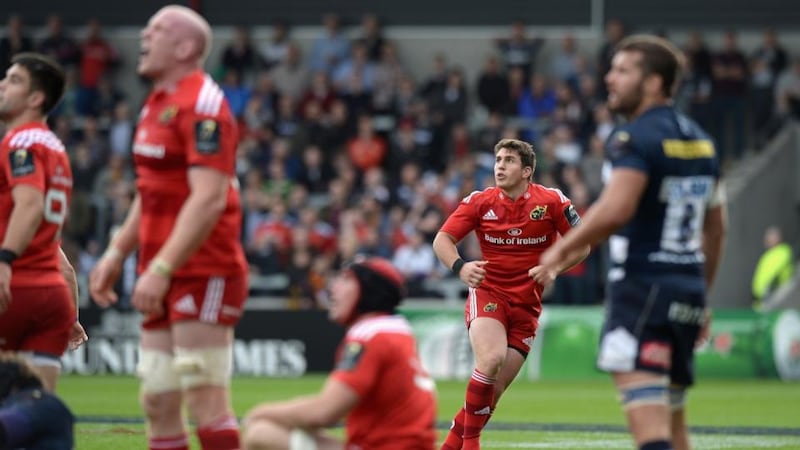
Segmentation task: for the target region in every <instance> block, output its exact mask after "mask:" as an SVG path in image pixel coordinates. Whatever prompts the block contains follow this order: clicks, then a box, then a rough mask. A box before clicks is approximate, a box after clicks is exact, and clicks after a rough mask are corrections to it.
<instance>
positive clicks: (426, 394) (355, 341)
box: [331, 316, 436, 450]
mask: <svg viewBox="0 0 800 450" xmlns="http://www.w3.org/2000/svg"><path fill="white" fill-rule="evenodd" d="M337 360H338V362H337V367H336V369H335V370H334V372H333V373H332V374H331V376H332V377H333V378H334V379H336V380H339V381H341V382H343V383H345V384H346V385H348V386H350V388H352V389H353V390H354V391H355V392H356V394H358V397H359V401H358V404H357V405H356V407H355V408H353V410H352V411H350V413H349V414H348V416H347V419H346V423H345V429H346V433H347V443H346V445H345V448H348V449H349V448H361V449H370V450H431V449H433V448H434V445H435V441H436V429H435V428H434V427H435V422H436V395H435V386H434V382H433V380H432V379H431V378H430V377H429V376H428V374H427V373H426V372H425V370H424V369H423V368H422V366H421V365H420V362H419V357H418V355H417V344H416V340H415V339H414V335H413V334H412V332H411V326H410V325H409V323H408V321H407V320H406V319H405V318H404V317H402V316H378V317H372V318H368V319H365V320H362V321H360V322H358V323H356V324H355V325H353V326H352V327H351V328H350V329H349V330H348V331H347V335H346V336H345V338H344V341H343V342H342V347H341V351H340V354H339V356H338V358H337Z"/></svg>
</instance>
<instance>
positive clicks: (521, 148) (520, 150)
mask: <svg viewBox="0 0 800 450" xmlns="http://www.w3.org/2000/svg"><path fill="white" fill-rule="evenodd" d="M502 148H504V149H507V150H511V151H513V152H514V153H516V154H517V155H519V159H520V161H522V167H523V168H525V167H530V168H531V176H530V179H533V172H534V171H535V170H536V152H535V151H534V150H533V145H531V144H529V143H527V142H525V141H521V140H519V139H501V140H500V142H498V143H497V145H495V146H494V154H495V156H497V152H499V151H500V149H502Z"/></svg>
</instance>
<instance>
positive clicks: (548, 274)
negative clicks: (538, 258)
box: [528, 265, 559, 287]
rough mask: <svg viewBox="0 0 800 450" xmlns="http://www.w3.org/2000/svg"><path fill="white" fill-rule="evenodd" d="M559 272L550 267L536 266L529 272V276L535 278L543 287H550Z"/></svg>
mask: <svg viewBox="0 0 800 450" xmlns="http://www.w3.org/2000/svg"><path fill="white" fill-rule="evenodd" d="M558 273H559V272H558V270H555V269H554V268H552V267H549V266H542V265H539V266H536V267H533V268H532V269H530V270H528V276H529V277H531V278H533V280H534V281H536V282H537V283H539V285H540V286H542V287H547V286H550V285H551V284H552V283H553V281H555V280H556V277H557V276H558Z"/></svg>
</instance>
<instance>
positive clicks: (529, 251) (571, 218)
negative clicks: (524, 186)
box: [441, 183, 580, 312]
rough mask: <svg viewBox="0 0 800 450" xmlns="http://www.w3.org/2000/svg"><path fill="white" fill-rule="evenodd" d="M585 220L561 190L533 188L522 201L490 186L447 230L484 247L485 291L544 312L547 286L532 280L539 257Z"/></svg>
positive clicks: (470, 199)
mask: <svg viewBox="0 0 800 450" xmlns="http://www.w3.org/2000/svg"><path fill="white" fill-rule="evenodd" d="M579 220H580V218H579V217H578V214H577V213H576V212H575V208H574V207H572V202H570V200H569V199H568V198H567V197H566V196H565V195H564V194H563V193H561V191H560V190H558V189H552V188H546V187H544V186H541V185H539V184H534V183H529V185H528V190H527V191H526V192H525V193H524V194H523V195H521V196H520V197H519V198H517V199H516V200H512V199H511V198H509V197H508V196H507V195H505V194H504V193H503V191H502V190H501V189H499V188H496V187H490V188H488V189H485V190H483V191H475V192H473V193H472V194H470V195H468V196H467V197H465V198H464V199H463V200H462V201H461V203H460V204H459V205H458V207H457V208H456V210H455V211H454V212H453V213H452V214H451V215H450V217H448V218H447V220H446V221H445V223H444V225H442V228H441V231H443V232H445V233H447V234H449V235H451V236H453V237H454V238H455V239H456V240H457V241H460V240H461V239H463V238H464V236H466V235H467V233H469V232H470V231H472V230H475V235H476V237H477V238H478V241H479V242H480V247H481V254H482V255H483V259H484V260H486V261H489V263H488V264H486V265H485V266H484V269H486V278H485V279H484V280H483V283H481V287H483V288H485V289H490V290H493V291H495V292H496V293H497V294H499V297H500V298H505V299H506V300H507V301H509V302H511V303H529V302H532V303H533V304H534V305H535V308H536V309H537V311H538V312H541V307H542V286H540V285H539V284H538V283H536V282H535V281H533V279H532V278H531V277H529V276H528V270H529V269H531V268H533V267H535V266H536V265H538V264H539V257H540V256H541V254H542V253H543V252H544V251H545V250H546V249H547V248H548V247H550V246H551V245H552V244H553V243H554V242H555V241H556V239H558V235H559V234H565V233H566V232H567V231H569V230H570V228H571V227H572V226H574V225H577V223H578V222H579Z"/></svg>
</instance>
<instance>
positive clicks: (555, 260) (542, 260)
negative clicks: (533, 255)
mask: <svg viewBox="0 0 800 450" xmlns="http://www.w3.org/2000/svg"><path fill="white" fill-rule="evenodd" d="M566 256H567V255H565V254H564V251H563V250H561V247H560V246H559V245H558V243H556V244H554V245H552V246H551V247H550V248H548V249H547V250H545V251H544V253H542V256H540V257H539V267H544V268H546V269H547V270H554V269H556V268H557V267H558V266H559V264H561V262H562V261H564V259H565V258H566Z"/></svg>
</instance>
